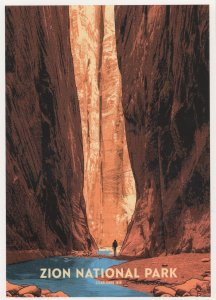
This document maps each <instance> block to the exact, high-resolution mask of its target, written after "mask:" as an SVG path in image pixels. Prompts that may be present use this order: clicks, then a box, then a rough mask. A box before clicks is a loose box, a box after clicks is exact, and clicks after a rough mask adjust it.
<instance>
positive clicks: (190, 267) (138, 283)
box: [100, 253, 210, 293]
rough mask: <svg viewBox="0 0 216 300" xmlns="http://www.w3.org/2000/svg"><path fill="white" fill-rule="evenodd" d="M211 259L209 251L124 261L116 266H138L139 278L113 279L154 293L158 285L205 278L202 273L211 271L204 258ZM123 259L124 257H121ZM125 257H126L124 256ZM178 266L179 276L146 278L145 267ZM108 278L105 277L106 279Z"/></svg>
mask: <svg viewBox="0 0 216 300" xmlns="http://www.w3.org/2000/svg"><path fill="white" fill-rule="evenodd" d="M205 258H207V259H209V258H210V254H209V253H182V254H177V255H168V256H159V257H154V258H146V259H133V260H131V261H128V262H126V263H123V264H121V265H118V266H114V267H113V269H115V268H118V269H120V268H123V269H124V270H126V269H128V268H130V269H131V270H133V269H134V268H137V271H138V275H139V276H140V277H139V278H138V280H136V279H135V280H134V279H121V280H119V279H118V280H117V279H112V280H116V281H117V282H118V284H120V285H121V286H124V287H125V288H130V289H135V290H137V291H142V292H146V293H152V291H153V289H154V287H155V286H157V285H166V286H173V285H177V284H181V283H184V282H185V281H187V280H189V279H192V278H196V279H200V280H203V276H202V274H203V273H204V272H207V271H210V261H207V262H203V261H202V260H203V259H205ZM121 259H122V257H121ZM123 259H124V258H123ZM164 267H165V268H176V269H177V270H176V275H177V278H170V277H169V278H152V277H151V276H149V277H148V278H145V276H144V269H145V268H152V269H154V268H157V269H158V270H160V269H161V268H164ZM100 280H104V279H100ZM106 280H107V279H105V281H106Z"/></svg>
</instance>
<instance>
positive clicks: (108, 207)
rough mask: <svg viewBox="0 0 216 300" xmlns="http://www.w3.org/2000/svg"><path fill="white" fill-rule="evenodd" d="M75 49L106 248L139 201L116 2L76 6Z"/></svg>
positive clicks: (94, 221)
mask: <svg viewBox="0 0 216 300" xmlns="http://www.w3.org/2000/svg"><path fill="white" fill-rule="evenodd" d="M70 25H71V28H70V30H71V48H72V54H73V59H74V68H75V78H76V85H77V89H78V98H79V104H80V112H81V120H82V135H83V146H84V165H85V167H84V170H85V172H84V195H85V199H86V204H87V214H88V220H89V227H90V231H91V233H92V234H93V236H94V237H95V239H96V241H97V243H98V244H99V245H101V246H110V245H111V243H112V241H113V239H114V238H116V239H117V240H118V241H119V242H120V243H121V242H122V241H123V238H124V236H125V232H126V228H127V225H128V222H129V220H130V218H131V214H132V211H133V209H134V203H135V187H134V179H133V174H132V171H131V166H130V161H129V158H128V150H127V144H126V139H125V129H124V118H123V112H122V103H121V78H120V73H119V69H118V62H117V54H116V38H115V24H114V8H113V6H71V7H70Z"/></svg>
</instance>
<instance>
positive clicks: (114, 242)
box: [112, 240, 118, 256]
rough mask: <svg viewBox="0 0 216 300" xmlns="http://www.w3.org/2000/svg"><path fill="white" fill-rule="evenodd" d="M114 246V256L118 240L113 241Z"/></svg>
mask: <svg viewBox="0 0 216 300" xmlns="http://www.w3.org/2000/svg"><path fill="white" fill-rule="evenodd" d="M112 247H113V252H114V256H116V249H117V247H118V243H117V241H116V240H114V241H113V243H112Z"/></svg>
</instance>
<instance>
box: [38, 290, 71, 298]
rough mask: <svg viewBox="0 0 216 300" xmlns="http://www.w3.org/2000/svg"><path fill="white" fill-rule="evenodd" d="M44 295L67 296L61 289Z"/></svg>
mask: <svg viewBox="0 0 216 300" xmlns="http://www.w3.org/2000/svg"><path fill="white" fill-rule="evenodd" d="M43 296H44V295H43ZM45 297H69V296H68V295H67V294H65V293H63V292H62V291H58V292H55V293H50V294H46V295H45Z"/></svg>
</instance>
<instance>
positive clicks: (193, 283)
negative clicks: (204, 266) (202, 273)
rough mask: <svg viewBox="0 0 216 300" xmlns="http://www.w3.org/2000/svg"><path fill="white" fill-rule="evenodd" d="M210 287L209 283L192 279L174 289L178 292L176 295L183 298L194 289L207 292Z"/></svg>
mask: <svg viewBox="0 0 216 300" xmlns="http://www.w3.org/2000/svg"><path fill="white" fill-rule="evenodd" d="M208 287H209V281H207V280H199V279H196V278H192V279H190V280H188V281H186V282H185V283H183V284H179V285H176V286H173V289H175V290H176V295H178V296H183V295H184V294H185V293H190V291H191V290H192V289H200V290H202V291H207V290H208Z"/></svg>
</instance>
